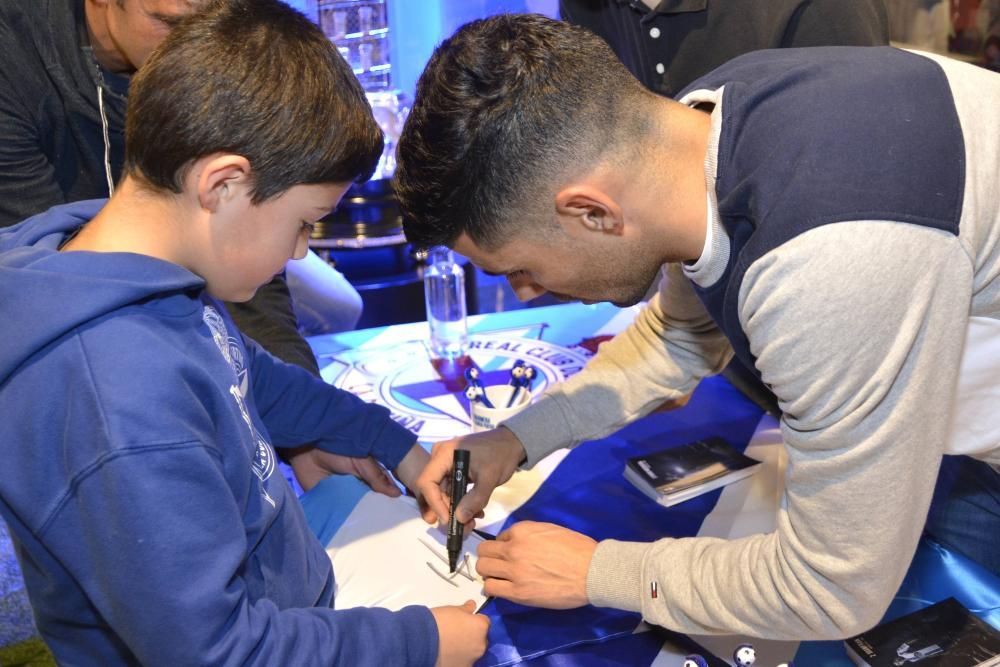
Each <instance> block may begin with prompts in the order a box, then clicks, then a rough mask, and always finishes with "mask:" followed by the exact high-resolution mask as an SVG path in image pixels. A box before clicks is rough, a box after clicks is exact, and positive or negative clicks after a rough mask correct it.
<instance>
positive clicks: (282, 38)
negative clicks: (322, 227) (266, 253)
mask: <svg viewBox="0 0 1000 667" xmlns="http://www.w3.org/2000/svg"><path fill="white" fill-rule="evenodd" d="M218 152H224V153H233V154H237V155H242V156H243V157H245V158H247V160H249V161H250V165H251V168H252V169H253V172H252V173H253V176H254V192H253V203H255V204H258V203H260V202H262V201H264V200H266V199H269V198H271V197H274V196H276V195H279V194H281V193H282V192H284V191H286V190H288V189H289V188H291V187H292V186H294V185H302V184H319V183H346V182H351V181H364V180H367V179H368V178H369V177H370V176H371V174H372V172H373V171H374V169H375V166H376V164H377V163H378V159H379V156H380V155H381V153H382V132H381V130H380V129H379V127H378V124H377V123H376V122H375V119H374V118H373V117H372V113H371V107H370V106H369V104H368V101H367V99H366V98H365V94H364V91H363V90H362V89H361V85H360V83H358V80H357V78H356V77H355V76H354V73H353V72H352V71H351V68H350V67H349V66H348V65H347V63H346V62H344V59H343V58H342V57H341V56H340V54H339V53H338V52H337V50H336V49H335V48H334V46H333V44H332V43H331V42H330V40H329V39H327V37H326V36H325V35H324V34H323V33H322V32H321V31H320V30H319V28H318V27H317V26H316V25H314V24H313V23H311V22H310V21H309V20H308V19H306V18H305V17H304V16H302V14H300V13H298V12H297V11H295V10H294V9H292V8H291V7H289V6H288V5H286V4H284V3H283V2H281V0H213V1H212V2H210V3H208V5H206V7H205V8H204V9H202V10H200V11H198V12H196V13H195V14H194V15H192V16H191V17H189V18H186V19H185V20H184V21H182V22H181V23H180V24H179V25H178V26H177V27H176V28H174V29H173V30H171V32H170V34H169V35H168V36H167V38H166V40H164V42H163V43H162V44H161V45H160V47H159V48H157V49H156V51H155V52H154V53H153V54H152V55H151V56H150V58H149V60H148V61H147V62H146V63H145V65H144V66H143V67H142V68H141V69H140V71H139V72H138V73H137V74H136V76H135V78H134V79H133V81H132V83H131V86H130V90H129V103H128V114H127V118H126V123H125V171H126V172H127V173H128V174H131V175H132V176H134V177H136V178H138V179H139V180H140V181H142V182H144V183H145V184H146V185H149V186H152V187H153V188H157V189H161V190H167V191H170V192H175V193H179V192H180V191H181V186H182V183H183V179H184V175H185V171H186V169H187V168H188V167H189V166H190V164H191V163H192V162H193V161H194V160H197V159H198V158H200V157H204V156H206V155H211V154H213V153H218Z"/></svg>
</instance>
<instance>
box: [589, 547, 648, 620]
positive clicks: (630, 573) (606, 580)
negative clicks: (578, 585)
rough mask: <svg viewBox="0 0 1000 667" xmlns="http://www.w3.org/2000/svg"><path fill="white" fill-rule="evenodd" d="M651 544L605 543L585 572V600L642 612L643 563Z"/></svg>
mask: <svg viewBox="0 0 1000 667" xmlns="http://www.w3.org/2000/svg"><path fill="white" fill-rule="evenodd" d="M650 546H651V544H648V543H644V542H619V541H618V540H604V541H603V542H600V543H598V545H597V549H596V550H595V551H594V556H593V558H592V559H591V561H590V569H589V570H588V571H587V598H588V599H589V600H590V604H592V605H594V606H595V607H612V608H614V609H622V610H625V611H634V612H640V613H641V612H642V595H643V594H644V593H646V594H648V592H647V591H645V590H644V586H643V583H642V564H643V562H644V561H645V559H646V554H647V553H648V551H649V549H650Z"/></svg>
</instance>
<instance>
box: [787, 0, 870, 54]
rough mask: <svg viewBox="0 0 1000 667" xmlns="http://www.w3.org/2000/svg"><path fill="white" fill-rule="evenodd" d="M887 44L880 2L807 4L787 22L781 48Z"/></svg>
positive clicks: (825, 0)
mask: <svg viewBox="0 0 1000 667" xmlns="http://www.w3.org/2000/svg"><path fill="white" fill-rule="evenodd" d="M888 43H889V16H888V13H887V11H886V8H885V2H883V0H810V1H809V2H802V3H801V6H800V7H799V8H798V10H797V11H796V12H795V13H794V14H793V15H792V18H791V19H790V20H789V21H788V25H787V26H786V29H785V32H784V35H783V36H782V40H781V46H782V47H785V48H798V47H807V46H834V45H835V46H877V45H884V44H888Z"/></svg>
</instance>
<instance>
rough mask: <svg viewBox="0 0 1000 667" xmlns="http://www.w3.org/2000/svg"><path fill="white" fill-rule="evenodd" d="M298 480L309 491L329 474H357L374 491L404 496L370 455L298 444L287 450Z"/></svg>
mask: <svg viewBox="0 0 1000 667" xmlns="http://www.w3.org/2000/svg"><path fill="white" fill-rule="evenodd" d="M286 454H287V456H288V463H289V465H291V466H292V471H293V472H294V473H295V479H297V480H299V484H301V485H302V488H303V489H305V490H306V491H308V490H309V489H311V488H313V487H314V486H316V485H317V484H319V483H320V482H321V481H323V480H324V479H326V478H327V477H329V476H330V475H354V476H355V477H357V478H358V479H360V480H361V481H362V482H364V483H365V484H367V485H368V486H370V487H372V491H377V492H378V493H381V494H384V495H387V496H389V497H391V498H395V497H396V496H399V495H401V492H400V490H399V487H398V486H396V483H395V482H394V481H392V478H391V477H390V476H389V473H388V472H386V470H385V468H383V467H382V465H381V464H380V463H379V462H378V461H376V460H375V459H373V458H372V457H370V456H366V457H364V458H358V457H353V456H341V455H340V454H331V453H329V452H325V451H323V450H322V449H320V448H319V447H312V446H307V447H296V448H295V449H289V450H286Z"/></svg>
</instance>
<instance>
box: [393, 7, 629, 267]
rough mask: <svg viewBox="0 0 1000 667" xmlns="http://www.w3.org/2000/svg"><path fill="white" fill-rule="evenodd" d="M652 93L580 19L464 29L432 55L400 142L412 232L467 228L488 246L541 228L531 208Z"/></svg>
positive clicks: (430, 239) (522, 20)
mask: <svg viewBox="0 0 1000 667" xmlns="http://www.w3.org/2000/svg"><path fill="white" fill-rule="evenodd" d="M648 95H649V93H646V91H645V90H644V89H643V88H642V85H641V84H639V82H638V81H636V80H635V78H634V77H633V76H632V75H631V74H629V72H628V70H626V69H625V67H624V65H622V64H621V62H620V61H619V60H618V58H617V57H616V56H615V54H614V53H613V52H612V51H611V48H610V47H609V46H608V45H607V44H606V43H605V42H604V41H603V40H601V39H600V38H599V37H597V36H596V35H594V34H593V33H591V32H589V31H588V30H585V29H584V28H580V27H577V26H573V25H570V24H568V23H563V22H561V21H555V20H552V19H549V18H546V17H544V16H541V15H538V14H521V15H517V14H506V15H500V16H495V17H492V18H488V19H483V20H479V21H473V22H472V23H469V24H467V25H465V26H463V27H462V28H461V29H459V30H458V32H456V33H455V34H454V35H453V36H452V37H451V38H449V39H447V40H445V41H444V42H442V43H441V45H440V46H439V47H438V48H437V49H436V50H435V52H434V54H433V55H432V56H431V59H430V61H429V62H428V64H427V67H426V69H425V70H424V72H423V74H422V75H421V76H420V80H419V82H418V83H417V94H416V99H415V100H414V104H413V108H412V110H411V112H410V116H409V118H408V119H407V122H406V126H405V127H404V128H403V133H402V136H401V137H400V140H399V146H398V150H397V168H396V173H395V179H396V183H395V185H396V194H397V197H398V199H399V203H400V207H401V208H402V211H403V220H404V231H405V232H406V236H407V239H408V240H409V241H410V242H411V243H413V244H414V245H416V246H418V247H429V246H433V245H449V246H450V245H452V244H453V243H454V242H455V240H456V239H457V238H458V236H459V235H460V234H461V233H462V232H465V233H466V234H468V236H469V238H471V239H472V240H473V241H474V242H475V243H476V245H478V246H480V247H481V248H483V249H486V250H495V249H496V248H498V247H500V246H502V245H503V244H504V243H506V242H507V241H509V240H511V238H512V236H513V235H514V233H516V232H520V231H527V230H529V229H534V230H535V231H539V232H542V233H544V232H545V227H546V225H549V222H548V221H546V220H538V219H537V216H536V215H532V213H531V211H533V210H540V209H537V205H538V204H539V203H541V202H542V201H544V199H543V197H551V196H552V195H553V194H554V188H555V186H556V185H557V184H558V182H559V180H560V179H562V178H565V177H567V176H568V175H570V174H571V173H573V171H574V170H582V169H587V168H589V167H592V166H594V164H595V163H596V162H597V161H598V160H600V159H603V158H607V157H608V155H609V153H610V151H609V150H608V149H609V148H614V149H615V150H619V149H622V142H628V143H629V144H633V143H634V142H635V140H636V139H637V138H638V136H637V135H641V134H642V133H643V131H644V127H643V126H642V122H641V120H640V121H639V122H638V124H637V123H636V122H635V121H636V119H640V118H641V115H642V112H641V110H640V109H639V108H638V107H641V106H643V100H644V99H646V96H648ZM629 107H631V109H632V111H630V112H623V109H627V108H629ZM625 125H629V126H631V127H629V128H625V127H624V126H625ZM533 206H534V208H533Z"/></svg>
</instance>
